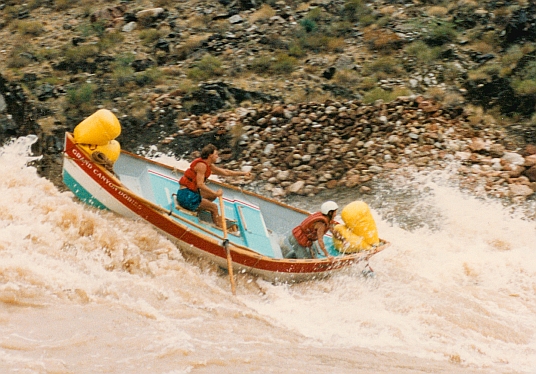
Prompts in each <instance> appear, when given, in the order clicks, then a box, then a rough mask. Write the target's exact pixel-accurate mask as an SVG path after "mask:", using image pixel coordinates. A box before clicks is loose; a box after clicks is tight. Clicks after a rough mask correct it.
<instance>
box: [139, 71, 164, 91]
mask: <svg viewBox="0 0 536 374" xmlns="http://www.w3.org/2000/svg"><path fill="white" fill-rule="evenodd" d="M163 75H164V74H163V73H162V71H161V70H160V69H158V68H157V67H152V68H150V69H147V70H145V71H143V72H141V73H139V74H137V75H136V84H137V85H138V86H149V85H152V84H157V83H161V82H162V77H163Z"/></svg>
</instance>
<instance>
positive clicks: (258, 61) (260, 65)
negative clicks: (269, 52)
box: [250, 56, 272, 74]
mask: <svg viewBox="0 0 536 374" xmlns="http://www.w3.org/2000/svg"><path fill="white" fill-rule="evenodd" d="M271 66H272V58H271V57H270V56H261V57H257V58H255V59H254V60H253V61H252V62H251V65H250V69H251V70H253V71H254V72H255V73H257V74H263V73H267V72H269V71H270V67H271Z"/></svg>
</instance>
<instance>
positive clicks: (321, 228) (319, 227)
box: [315, 222, 331, 257]
mask: <svg viewBox="0 0 536 374" xmlns="http://www.w3.org/2000/svg"><path fill="white" fill-rule="evenodd" d="M315 229H316V235H317V240H318V245H319V246H320V249H321V250H322V252H324V255H325V256H326V257H331V255H330V254H329V253H328V250H327V249H326V245H325V244H324V234H325V233H326V229H327V227H326V225H324V224H323V223H321V222H317V223H316V224H315Z"/></svg>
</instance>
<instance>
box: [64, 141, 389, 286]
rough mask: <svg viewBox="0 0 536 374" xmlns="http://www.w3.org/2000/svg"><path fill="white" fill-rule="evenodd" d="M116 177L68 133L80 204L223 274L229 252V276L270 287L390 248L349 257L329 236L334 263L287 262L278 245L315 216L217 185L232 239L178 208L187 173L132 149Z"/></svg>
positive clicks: (69, 180)
mask: <svg viewBox="0 0 536 374" xmlns="http://www.w3.org/2000/svg"><path fill="white" fill-rule="evenodd" d="M113 171H114V173H115V175H114V173H111V172H110V171H108V170H107V169H106V168H105V167H103V166H101V165H99V164H98V163H96V162H94V157H92V156H90V155H89V154H88V153H87V152H86V150H85V149H84V148H83V146H80V145H79V144H76V143H75V141H74V138H73V135H72V134H70V133H67V134H66V137H65V150H64V159H63V181H64V183H65V185H66V186H67V187H68V188H69V189H70V190H71V191H72V192H73V193H74V194H75V195H76V196H77V197H78V198H79V199H80V200H82V201H83V202H85V203H87V204H89V205H92V206H95V207H98V208H102V209H109V210H111V211H113V212H116V213H118V214H120V215H123V216H126V217H130V218H132V219H143V220H145V221H147V222H149V223H150V224H152V225H153V226H154V227H156V228H157V229H158V230H159V231H160V232H162V233H164V234H165V235H166V236H167V237H169V238H170V239H171V240H172V241H173V242H174V243H175V244H176V245H177V246H178V247H179V249H181V250H182V251H184V252H186V253H189V254H192V255H195V256H198V257H204V258H207V259H209V260H211V261H213V262H214V263H216V264H217V265H219V266H220V267H222V268H225V269H228V265H227V264H228V262H227V250H229V252H230V255H231V259H232V269H231V270H234V271H235V272H236V271H247V272H249V273H252V274H255V275H258V276H260V277H262V278H264V279H266V280H269V281H272V282H299V281H304V280H308V279H315V278H322V277H325V276H328V275H330V274H332V273H334V272H337V271H340V270H342V269H344V268H347V267H349V266H351V265H353V264H355V263H358V262H361V261H367V260H368V259H369V258H370V257H371V256H373V255H374V254H376V253H378V252H380V251H382V250H383V249H385V248H386V247H387V246H388V245H389V243H387V242H385V241H382V242H381V243H380V245H379V246H377V247H376V248H374V249H373V250H371V251H362V252H357V253H349V254H344V253H340V252H338V251H337V250H336V249H335V248H334V247H333V242H332V239H331V236H330V235H326V237H325V239H324V241H325V244H326V247H327V248H328V250H329V252H330V254H332V255H333V256H334V258H333V259H328V258H325V257H323V255H319V257H318V258H316V259H287V258H283V255H282V251H281V247H280V243H281V242H282V240H283V239H284V237H285V236H286V235H288V233H289V232H290V231H291V230H292V228H293V227H295V226H297V225H298V224H299V223H300V222H301V221H302V220H303V219H304V218H305V217H306V216H307V215H308V214H309V212H307V211H304V210H301V209H297V208H294V207H292V206H289V205H286V204H283V203H281V202H278V201H276V200H273V199H269V198H266V197H263V196H261V195H258V194H255V193H252V192H248V191H244V190H242V189H239V188H236V187H234V186H231V185H227V184H224V183H219V182H217V181H211V182H210V183H213V184H214V185H216V186H214V188H222V189H223V191H224V199H223V200H224V202H223V205H224V213H225V218H226V220H227V222H228V223H227V226H228V227H230V228H233V229H236V231H234V232H229V234H228V235H227V238H228V240H227V241H226V240H225V237H224V232H223V231H222V230H221V229H218V228H216V227H215V226H214V225H212V224H211V223H209V222H206V221H204V220H203V217H202V214H201V213H200V214H196V213H193V212H190V211H187V210H184V209H182V208H179V207H178V206H176V204H175V199H174V196H173V195H174V193H175V192H176V191H177V188H178V186H179V184H178V181H179V179H180V177H181V175H182V171H179V170H177V169H175V168H173V167H170V166H167V165H163V164H160V163H157V162H154V161H151V160H149V159H146V158H143V157H140V156H137V155H135V154H132V153H129V152H126V151H121V153H120V155H119V157H118V159H117V160H116V161H115V163H114V165H113ZM229 231H230V230H229ZM231 274H232V272H231Z"/></svg>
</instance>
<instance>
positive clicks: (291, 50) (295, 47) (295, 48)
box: [288, 43, 307, 57]
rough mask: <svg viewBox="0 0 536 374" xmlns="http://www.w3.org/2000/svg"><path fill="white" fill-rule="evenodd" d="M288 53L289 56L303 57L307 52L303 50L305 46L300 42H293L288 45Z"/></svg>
mask: <svg viewBox="0 0 536 374" xmlns="http://www.w3.org/2000/svg"><path fill="white" fill-rule="evenodd" d="M288 54H289V56H293V57H303V56H305V55H306V54H307V53H306V52H305V51H304V50H303V48H302V47H301V46H300V45H299V44H298V43H291V44H290V46H289V47H288Z"/></svg>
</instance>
